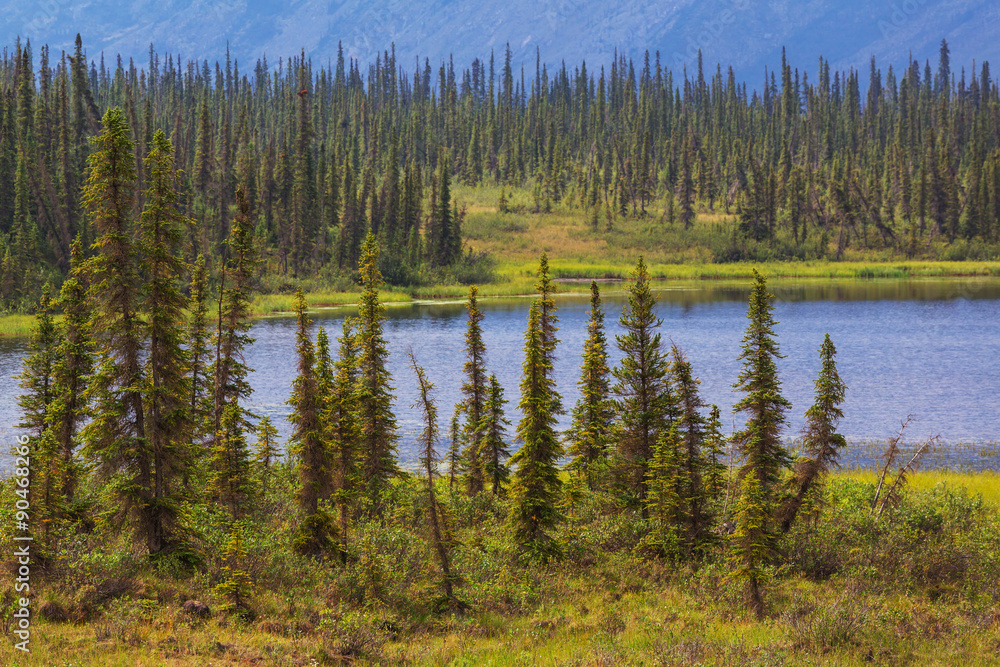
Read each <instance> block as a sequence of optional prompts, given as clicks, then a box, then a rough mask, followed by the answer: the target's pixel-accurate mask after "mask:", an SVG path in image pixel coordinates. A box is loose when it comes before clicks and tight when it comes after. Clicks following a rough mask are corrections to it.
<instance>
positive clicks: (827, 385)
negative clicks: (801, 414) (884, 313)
mask: <svg viewBox="0 0 1000 667" xmlns="http://www.w3.org/2000/svg"><path fill="white" fill-rule="evenodd" d="M836 356H837V348H835V347H834V346H833V341H831V340H830V334H826V336H825V337H824V338H823V344H822V345H821V346H820V348H819V358H820V363H821V368H820V371H819V377H818V378H816V400H815V402H814V403H813V404H812V407H810V408H809V409H808V410H806V423H805V426H803V427H802V449H803V450H804V452H805V453H806V457H805V458H803V459H801V460H799V461H798V462H797V463H796V464H795V473H794V476H793V477H792V481H791V483H792V491H793V494H792V497H790V498H789V499H787V500H786V501H785V503H784V505H783V507H782V509H781V531H782V532H787V531H788V529H789V528H791V526H792V522H793V521H795V517H796V516H797V515H798V513H799V510H800V509H801V508H802V504H803V503H804V502H805V500H806V497H807V496H808V495H809V493H810V492H811V491H812V490H813V489H814V488H815V487H816V486H817V485H818V484H820V482H821V481H822V478H823V476H824V475H825V474H827V473H828V472H829V471H830V469H831V468H833V467H835V466H836V465H837V458H838V456H839V453H840V449H841V448H842V447H844V445H846V444H847V441H846V440H845V439H844V436H842V435H841V434H839V433H837V423H838V422H839V421H840V420H841V418H843V416H844V411H843V410H841V409H840V404H841V403H843V402H844V394H845V392H846V391H847V385H845V384H844V382H843V380H841V379H840V375H839V374H838V373H837V363H836Z"/></svg>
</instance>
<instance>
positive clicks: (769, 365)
mask: <svg viewBox="0 0 1000 667" xmlns="http://www.w3.org/2000/svg"><path fill="white" fill-rule="evenodd" d="M753 276H754V284H753V288H752V289H751V292H750V304H749V307H748V309H747V319H748V320H750V324H748V325H747V332H746V334H745V335H744V336H743V352H742V353H741V354H740V360H741V361H742V362H743V363H742V367H741V369H740V374H739V376H738V377H737V380H736V383H735V384H734V385H733V388H734V389H736V390H737V391H741V392H743V393H744V396H743V398H741V399H740V400H739V401H738V402H737V403H736V405H734V406H733V412H735V413H737V414H742V415H744V416H745V417H746V420H747V421H746V424H745V425H744V427H743V428H742V429H741V430H739V431H737V432H736V433H735V434H733V437H732V442H733V444H734V445H735V446H736V448H737V449H738V451H739V455H740V458H741V460H742V466H741V467H740V471H739V478H740V480H741V497H740V500H739V503H738V505H737V510H736V519H735V522H736V528H735V532H734V533H733V534H732V535H731V536H730V544H731V553H732V558H733V562H734V568H735V576H737V577H739V578H740V579H741V580H742V581H743V584H744V585H745V587H746V592H747V601H748V604H749V606H750V608H751V610H752V611H753V612H754V613H755V614H757V615H758V616H760V615H762V614H763V612H764V603H763V596H762V591H761V586H762V580H761V572H762V568H763V566H764V565H766V564H767V563H768V562H769V561H770V559H771V558H772V557H773V553H774V544H775V539H776V536H777V533H776V528H777V526H776V525H775V516H774V514H775V506H776V495H777V490H778V485H779V483H780V481H781V472H782V470H784V469H785V468H787V467H788V465H789V462H790V459H789V454H788V451H787V449H785V446H784V443H782V441H781V428H782V426H783V425H784V423H785V413H786V412H787V411H788V409H789V408H790V407H791V403H789V402H788V400H787V399H785V398H784V397H783V396H782V395H781V381H780V380H779V379H778V369H777V365H776V360H777V359H779V358H781V354H780V352H779V348H778V342H777V340H776V339H775V334H774V326H775V324H777V322H776V321H775V320H774V316H773V311H774V305H773V304H772V303H771V299H772V298H773V297H772V296H771V295H770V294H769V293H768V291H767V279H766V278H765V277H764V276H763V275H761V274H760V273H758V272H757V270H756V269H754V270H753ZM748 478H752V479H748Z"/></svg>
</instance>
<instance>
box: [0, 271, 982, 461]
mask: <svg viewBox="0 0 1000 667" xmlns="http://www.w3.org/2000/svg"><path fill="white" fill-rule="evenodd" d="M623 288H624V284H623V283H620V282H613V283H607V284H605V285H604V290H603V291H604V298H605V307H606V312H607V325H608V338H609V341H610V342H611V343H612V349H611V361H612V363H617V362H618V361H619V359H620V355H619V353H618V351H617V348H615V347H614V345H613V343H614V335H615V334H616V333H620V330H619V329H618V326H617V319H618V315H619V314H620V312H621V308H622V306H623V304H624V301H625V293H624V289H623ZM771 291H772V292H773V293H774V294H775V295H776V296H777V298H778V302H777V304H776V308H775V316H776V318H777V319H778V320H779V324H778V326H777V328H776V331H777V334H778V337H779V341H780V345H781V350H782V353H783V354H785V355H786V356H785V358H784V359H782V360H781V361H780V363H779V373H780V377H781V379H782V382H783V391H784V393H785V395H786V397H787V398H789V400H791V402H792V404H793V408H792V412H791V413H790V414H789V424H788V426H789V428H788V429H787V431H786V433H787V434H788V436H789V437H792V436H794V435H796V434H797V432H798V429H799V428H801V425H802V414H803V413H804V411H805V410H806V408H808V406H809V405H810V404H811V402H812V394H813V382H814V379H815V377H816V374H817V372H818V370H819V360H818V354H817V349H818V347H819V345H820V343H821V342H822V339H823V335H824V334H825V333H829V334H830V335H831V337H832V338H833V341H834V343H835V344H836V346H837V350H838V366H839V369H840V373H841V376H842V377H843V379H844V381H845V382H846V383H847V385H848V393H847V401H846V402H845V405H844V411H845V414H846V417H845V419H844V421H843V423H842V428H841V431H842V432H843V433H844V434H845V435H847V436H848V437H849V438H854V439H857V440H862V439H870V438H884V437H887V436H889V435H891V433H892V432H893V430H894V429H895V428H896V427H898V424H899V421H900V420H901V419H903V418H905V417H906V415H907V414H913V415H915V416H917V417H918V418H919V419H920V421H919V422H917V423H916V424H915V425H914V427H913V428H912V429H911V431H912V435H913V436H914V437H919V436H927V435H931V434H940V435H941V436H942V438H943V439H944V440H945V441H946V442H958V441H966V442H969V441H978V442H986V441H991V440H996V439H997V438H998V436H1000V410H998V408H1000V400H998V398H997V396H996V387H997V386H1000V363H998V359H1000V354H998V353H1000V336H998V333H997V323H998V322H1000V280H997V279H980V278H976V279H971V278H970V279H955V280H909V281H902V280H872V281H844V282H837V281H830V280H803V281H774V282H772V285H771ZM748 293H749V285H748V284H747V281H718V282H715V281H698V282H683V283H682V282H673V283H666V284H658V285H657V290H656V296H657V299H658V301H659V307H658V312H659V315H660V317H661V318H662V319H663V326H662V334H663V339H664V342H665V343H666V344H667V345H669V344H670V343H671V342H673V343H677V344H678V345H679V346H680V347H681V348H683V349H684V350H685V352H686V353H687V355H688V357H689V359H690V361H691V362H692V364H693V367H694V371H695V374H696V375H697V376H699V378H700V380H701V387H700V388H701V392H702V396H703V398H704V400H705V401H706V403H717V404H718V405H719V407H720V408H721V409H722V411H723V415H724V420H725V422H726V427H727V430H731V429H732V428H734V427H738V423H736V422H735V421H734V419H733V417H732V416H731V414H730V412H729V410H730V408H731V406H732V404H733V403H734V402H735V401H736V400H737V398H738V397H737V395H735V394H734V393H733V392H732V389H731V385H732V383H733V382H734V380H735V378H736V375H737V373H738V371H739V365H738V362H737V356H738V354H739V352H740V340H741V338H742V336H743V331H744V329H745V326H746V317H745V316H746V299H747V294H748ZM481 303H482V307H483V309H484V311H485V312H486V318H485V320H484V322H483V329H484V340H485V342H486V346H487V366H488V368H489V370H490V372H492V373H496V375H497V378H498V379H499V380H500V382H501V384H503V386H504V389H505V392H506V397H507V398H508V400H510V401H511V403H510V405H508V410H509V411H510V413H509V416H510V417H511V419H512V421H514V422H515V424H516V420H517V414H516V403H517V400H518V397H519V387H518V383H519V379H520V371H521V363H522V360H523V334H524V328H525V325H526V319H527V309H528V307H529V305H530V299H529V298H523V297H513V298H501V299H483V300H482V301H481ZM558 306H559V310H558V315H559V319H560V321H559V327H560V330H559V333H558V337H559V339H560V341H561V342H560V344H559V347H558V349H557V360H556V364H555V377H556V381H557V385H558V389H559V391H560V392H561V393H562V395H563V404H564V405H565V406H566V407H567V409H568V408H571V407H572V406H573V404H574V403H575V402H576V400H577V398H578V396H579V392H578V391H577V387H576V382H577V380H578V377H579V360H580V354H581V351H582V348H583V341H584V338H585V336H586V319H587V309H588V296H587V295H585V294H581V295H562V296H560V297H559V299H558ZM354 314H356V310H355V309H354V308H348V307H345V308H333V309H324V310H322V311H320V312H318V313H316V314H315V315H314V319H315V320H316V323H315V325H314V332H313V333H314V334H315V329H316V328H317V327H320V326H322V327H325V328H326V329H327V332H328V334H329V335H330V337H331V339H332V340H334V341H335V339H336V337H337V336H338V335H339V334H340V327H341V324H342V321H343V318H344V317H345V316H348V315H354ZM387 314H388V320H387V322H386V326H385V334H386V338H387V339H388V341H389V351H390V357H389V362H388V364H389V370H390V372H391V374H392V377H393V384H394V386H395V394H396V397H397V400H396V405H395V408H396V414H397V416H398V422H399V427H400V442H399V449H400V458H401V459H402V461H403V463H404V464H412V462H413V461H414V460H415V458H416V457H415V451H414V443H415V438H416V435H417V433H418V432H419V430H420V427H421V426H420V422H419V413H418V411H417V410H416V409H413V408H411V407H410V406H411V405H413V404H414V403H415V402H416V399H417V394H416V387H415V380H414V378H413V377H412V375H413V373H412V370H411V369H409V367H408V364H407V359H406V351H407V349H409V348H411V347H412V349H413V351H414V354H415V355H416V356H417V359H418V362H419V363H420V364H421V365H423V366H424V367H425V368H426V370H427V372H428V375H429V378H430V380H431V381H432V382H434V383H435V385H437V392H436V399H437V401H438V406H439V414H440V415H441V419H442V426H444V422H445V421H446V420H447V419H449V418H450V415H451V410H452V406H453V405H454V404H455V403H456V402H457V401H459V400H460V399H461V394H460V386H461V383H462V376H461V370H462V364H463V363H464V354H463V344H464V335H465V310H464V304H463V303H462V302H457V301H456V302H448V303H442V302H431V303H413V304H406V305H390V306H389V307H388V309H387ZM252 335H253V336H254V337H256V339H257V341H256V343H255V344H254V346H253V347H252V348H251V349H250V350H249V353H248V355H247V362H248V364H249V365H250V366H251V367H252V368H254V369H255V370H254V372H253V373H252V375H251V377H250V381H251V383H252V384H253V387H254V395H253V398H252V400H251V402H250V405H251V408H252V409H253V410H254V411H255V412H257V413H258V414H261V415H263V414H267V415H270V416H271V417H272V419H273V420H274V421H275V423H276V425H277V426H278V428H279V430H280V432H281V437H282V438H287V436H288V435H289V433H290V427H289V425H288V423H287V421H286V417H287V415H288V412H289V408H288V406H287V404H286V401H287V399H288V396H289V393H290V385H291V382H292V379H293V378H294V374H295V366H296V363H295V323H294V320H293V319H291V318H289V317H272V318H266V319H262V320H259V321H257V322H256V323H255V324H254V327H253V331H252ZM25 350H26V345H25V342H24V341H12V340H0V393H2V396H3V399H4V400H3V402H2V404H0V425H3V426H6V427H8V428H9V426H10V425H13V424H15V423H16V422H17V420H18V418H19V415H18V412H17V407H16V396H17V394H18V393H19V390H18V388H17V382H16V381H15V380H13V375H15V374H16V373H17V372H19V370H20V364H21V360H22V359H23V356H24V354H25ZM334 351H336V343H335V342H334ZM568 424H569V416H568V415H563V416H562V417H561V418H560V426H561V427H565V426H568ZM0 436H2V437H3V438H4V441H5V442H8V443H9V442H12V440H13V432H12V431H8V432H7V433H4V432H3V431H2V430H0ZM442 446H443V445H442ZM5 449H6V448H5Z"/></svg>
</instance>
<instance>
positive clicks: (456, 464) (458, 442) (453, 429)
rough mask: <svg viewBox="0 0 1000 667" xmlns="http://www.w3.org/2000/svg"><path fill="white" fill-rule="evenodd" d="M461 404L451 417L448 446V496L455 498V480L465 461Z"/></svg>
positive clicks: (456, 406)
mask: <svg viewBox="0 0 1000 667" xmlns="http://www.w3.org/2000/svg"><path fill="white" fill-rule="evenodd" d="M461 416H462V404H461V403H458V404H456V405H455V412H454V413H453V414H452V416H451V424H450V426H449V433H450V435H451V442H450V443H449V445H448V494H449V495H450V496H452V497H454V496H455V480H456V479H458V476H459V475H461V474H462V472H463V471H464V470H465V459H464V457H463V456H462V440H463V438H462V422H461V419H460V417H461Z"/></svg>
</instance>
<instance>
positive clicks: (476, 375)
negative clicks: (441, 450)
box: [462, 285, 490, 495]
mask: <svg viewBox="0 0 1000 667" xmlns="http://www.w3.org/2000/svg"><path fill="white" fill-rule="evenodd" d="M478 294H479V288H478V287H476V286H475V285H473V286H472V287H470V288H469V300H468V301H467V302H466V306H465V307H466V311H467V312H468V328H467V330H466V333H465V358H466V361H465V378H466V379H465V382H464V383H463V384H462V394H464V395H465V401H464V402H463V406H462V407H463V411H464V412H465V417H466V419H465V442H466V449H465V452H464V458H465V466H466V488H467V490H468V492H469V495H476V494H477V493H480V492H481V491H482V490H483V485H484V471H483V467H484V461H483V458H482V454H481V447H480V445H481V440H482V437H483V432H482V431H481V430H480V429H481V427H482V420H483V416H484V414H485V410H486V402H487V400H488V399H489V396H488V394H489V391H490V389H489V386H488V382H489V380H488V378H487V372H486V344H485V343H484V342H483V328H482V321H483V318H484V317H485V316H484V315H483V311H481V310H480V309H479V301H478V298H477V296H478Z"/></svg>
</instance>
